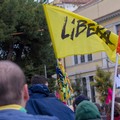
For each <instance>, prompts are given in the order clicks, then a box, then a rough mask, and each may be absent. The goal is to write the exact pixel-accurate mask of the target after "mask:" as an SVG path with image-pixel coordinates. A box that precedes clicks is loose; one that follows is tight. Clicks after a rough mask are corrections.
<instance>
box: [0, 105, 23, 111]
mask: <svg viewBox="0 0 120 120" xmlns="http://www.w3.org/2000/svg"><path fill="white" fill-rule="evenodd" d="M5 109H15V110H20V109H21V106H20V105H16V104H12V105H5V106H0V110H5Z"/></svg>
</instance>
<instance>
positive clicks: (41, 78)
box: [31, 74, 48, 85]
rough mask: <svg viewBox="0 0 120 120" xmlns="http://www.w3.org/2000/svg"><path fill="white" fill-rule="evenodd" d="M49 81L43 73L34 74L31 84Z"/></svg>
mask: <svg viewBox="0 0 120 120" xmlns="http://www.w3.org/2000/svg"><path fill="white" fill-rule="evenodd" d="M47 82H48V79H47V78H45V77H44V76H43V75H37V74H36V75H34V76H33V77H32V78H31V84H44V85H45V84H46V83H47Z"/></svg>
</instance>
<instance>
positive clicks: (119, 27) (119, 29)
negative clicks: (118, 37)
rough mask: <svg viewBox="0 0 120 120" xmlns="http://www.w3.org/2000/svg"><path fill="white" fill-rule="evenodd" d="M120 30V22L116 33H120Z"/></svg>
mask: <svg viewBox="0 0 120 120" xmlns="http://www.w3.org/2000/svg"><path fill="white" fill-rule="evenodd" d="M119 31H120V24H118V25H116V34H118V33H119Z"/></svg>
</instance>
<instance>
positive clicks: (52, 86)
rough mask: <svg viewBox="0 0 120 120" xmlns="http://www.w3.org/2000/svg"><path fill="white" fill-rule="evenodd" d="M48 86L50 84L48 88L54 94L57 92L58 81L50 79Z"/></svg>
mask: <svg viewBox="0 0 120 120" xmlns="http://www.w3.org/2000/svg"><path fill="white" fill-rule="evenodd" d="M48 84H49V86H48V88H49V90H50V92H51V93H54V92H55V90H56V89H57V85H56V80H55V79H53V78H50V79H48Z"/></svg>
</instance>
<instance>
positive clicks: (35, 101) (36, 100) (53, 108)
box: [26, 75, 75, 120]
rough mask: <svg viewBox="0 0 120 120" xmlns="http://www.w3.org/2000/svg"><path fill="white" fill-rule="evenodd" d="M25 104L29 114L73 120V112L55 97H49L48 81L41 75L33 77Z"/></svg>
mask: <svg viewBox="0 0 120 120" xmlns="http://www.w3.org/2000/svg"><path fill="white" fill-rule="evenodd" d="M29 95H30V99H29V100H28V102H27V104H26V109H27V112H28V113H29V114H33V115H36V114H37V115H49V116H56V117H58V118H59V119H60V120H75V115H74V112H73V111H72V110H71V109H70V108H69V107H68V106H66V105H65V104H63V103H62V102H61V101H60V100H59V99H58V98H56V97H55V96H51V94H50V91H49V89H48V81H47V78H45V77H44V76H43V75H41V76H40V75H34V76H33V77H32V79H31V86H30V88H29Z"/></svg>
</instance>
